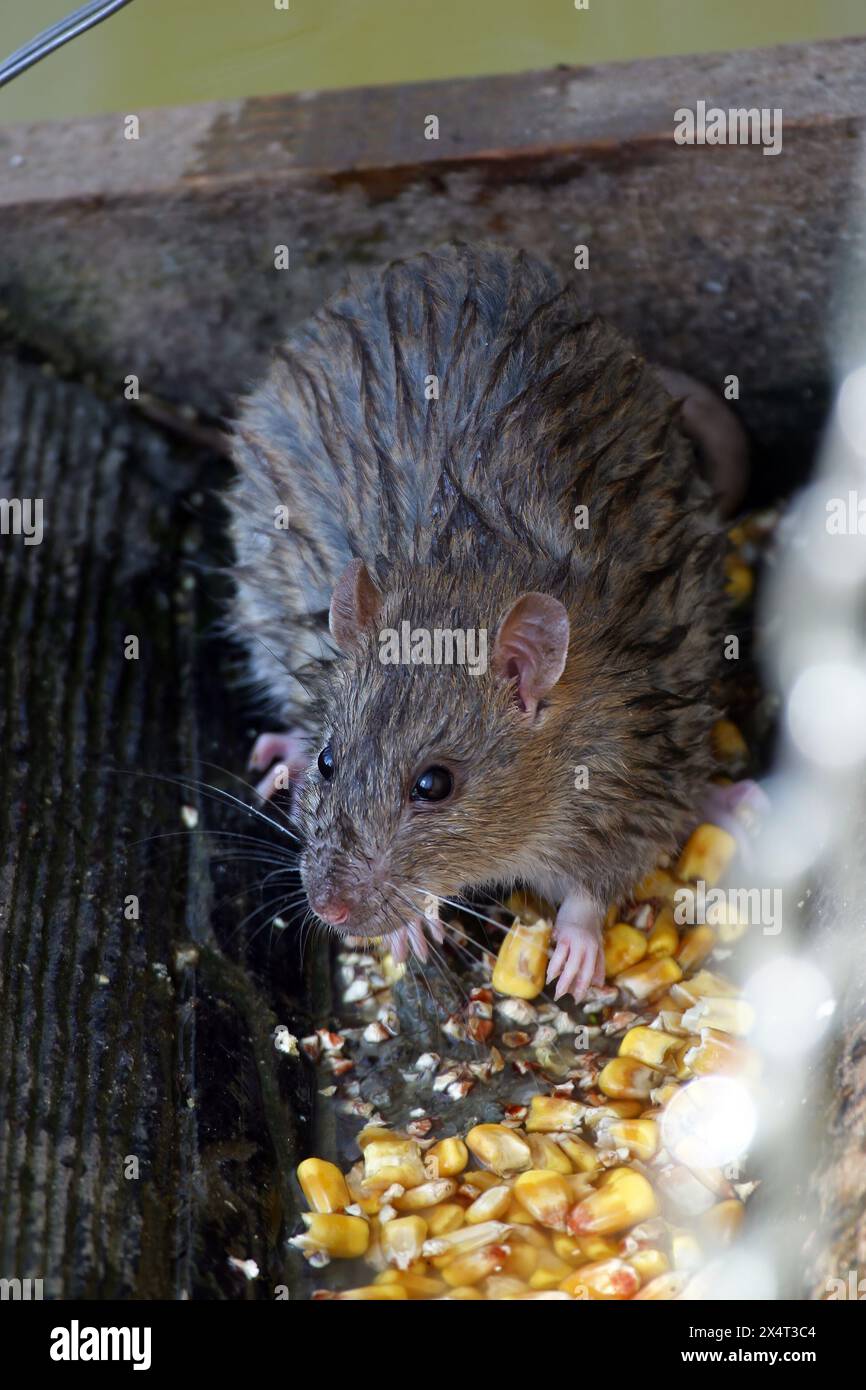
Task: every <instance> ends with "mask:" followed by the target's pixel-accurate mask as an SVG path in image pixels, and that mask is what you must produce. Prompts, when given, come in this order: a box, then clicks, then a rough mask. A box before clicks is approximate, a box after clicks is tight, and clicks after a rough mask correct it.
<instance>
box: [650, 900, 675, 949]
mask: <svg viewBox="0 0 866 1390" xmlns="http://www.w3.org/2000/svg"><path fill="white" fill-rule="evenodd" d="M679 944H680V934H679V932H678V931H677V928H676V923H675V922H674V914H673V913H672V912H671V910H670V908H669V907H663V908H662V910H661V912H660V913H659V914H658V916H657V917H656V919H655V921H654V922H653V926H652V931H651V932H650V934H649V936H648V937H647V943H646V949H647V955H650V956H674V955H676V953H677V951H678V950H679Z"/></svg>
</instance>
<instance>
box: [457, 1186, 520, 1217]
mask: <svg viewBox="0 0 866 1390" xmlns="http://www.w3.org/2000/svg"><path fill="white" fill-rule="evenodd" d="M510 1206H511V1188H510V1187H508V1186H507V1185H506V1184H505V1183H503V1184H502V1185H501V1186H499V1187H489V1188H488V1189H487V1191H486V1192H482V1194H481V1196H480V1197H476V1198H475V1201H474V1202H473V1203H472V1205H471V1206H469V1207H467V1208H466V1221H467V1223H468V1224H469V1225H470V1226H473V1225H476V1224H477V1223H478V1222H479V1221H498V1220H499V1218H500V1217H501V1216H504V1215H505V1213H506V1212H507V1210H508V1208H509V1207H510Z"/></svg>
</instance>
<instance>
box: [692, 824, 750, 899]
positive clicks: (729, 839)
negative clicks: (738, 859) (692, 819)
mask: <svg viewBox="0 0 866 1390" xmlns="http://www.w3.org/2000/svg"><path fill="white" fill-rule="evenodd" d="M736 852H737V842H736V840H735V839H734V837H733V835H731V834H730V832H729V831H727V830H722V828H721V827H720V826H718V825H707V824H704V825H699V826H698V828H697V830H693V831H692V833H691V835H690V836H689V838H688V840H687V842H686V847H685V849H684V850H683V852H682V854H681V855H680V862H679V863H678V864H677V873H678V874H679V876H680V878H685V879H688V880H689V882H692V883H696V882H697V881H698V879H703V881H704V882H705V883H706V885H707V887H708V888H713V887H714V886H715V885H716V884H717V883H718V881H719V879H720V878H721V877H722V875H723V874H724V872H725V870H726V869H727V867H728V865H729V864H730V862H731V860H732V859H733V857H734V855H735V854H736Z"/></svg>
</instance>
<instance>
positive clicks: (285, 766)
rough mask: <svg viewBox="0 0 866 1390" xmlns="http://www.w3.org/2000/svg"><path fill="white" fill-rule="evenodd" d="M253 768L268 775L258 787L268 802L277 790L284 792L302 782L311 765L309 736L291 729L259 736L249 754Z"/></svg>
mask: <svg viewBox="0 0 866 1390" xmlns="http://www.w3.org/2000/svg"><path fill="white" fill-rule="evenodd" d="M249 765H250V768H251V769H252V771H253V772H263V771H264V770H265V769H266V768H267V769H268V771H267V774H266V776H264V777H263V778H262V779H261V781H260V782H259V783H258V784H257V786H256V791H257V792H258V794H259V796H261V797H263V798H264V800H265V801H267V800H268V798H269V797H271V796H273V794H274V792H275V791H285V790H287V789H289V788H291V787H292V786H293V785H294V784H295V783H296V782H299V781H300V780H301V778H302V777H303V776H304V774H305V773H306V771H307V768H308V767H309V765H310V748H309V742H308V739H307V736H306V734H304V733H303V732H302V731H301V730H300V729H291V730H288V731H287V732H286V733H282V734H259V736H258V738H257V739H256V741H255V743H254V744H253V748H252V752H251V753H250V762H249Z"/></svg>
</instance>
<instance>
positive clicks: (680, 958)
mask: <svg viewBox="0 0 866 1390" xmlns="http://www.w3.org/2000/svg"><path fill="white" fill-rule="evenodd" d="M715 944H716V934H715V932H714V931H713V929H712V927H707V926H700V927H691V928H690V929H689V931H687V932H683V938H682V941H681V942H680V946H679V950H678V951H677V953H676V956H677V962H678V964H679V965H681V966H682V968H683V970H694V968H695V966H697V965H703V963H704V961H705V960H706V959H707V956H708V955H710V953H711V952H712V950H713V949H714V947H715Z"/></svg>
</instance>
